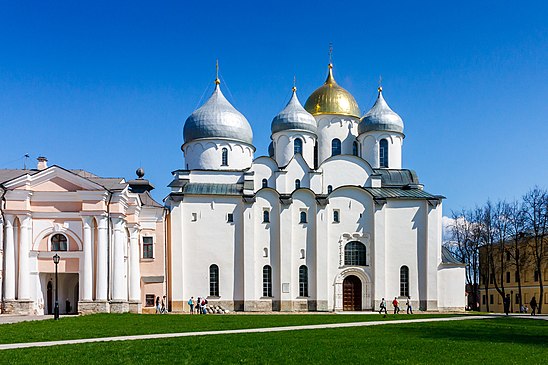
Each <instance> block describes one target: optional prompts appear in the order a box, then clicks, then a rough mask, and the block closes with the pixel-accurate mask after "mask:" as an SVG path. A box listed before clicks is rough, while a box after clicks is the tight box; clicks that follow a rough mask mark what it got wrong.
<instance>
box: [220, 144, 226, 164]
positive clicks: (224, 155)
mask: <svg viewBox="0 0 548 365" xmlns="http://www.w3.org/2000/svg"><path fill="white" fill-rule="evenodd" d="M221 166H228V148H226V147H223V149H222V150H221Z"/></svg>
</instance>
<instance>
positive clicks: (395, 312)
mask: <svg viewBox="0 0 548 365" xmlns="http://www.w3.org/2000/svg"><path fill="white" fill-rule="evenodd" d="M392 305H393V306H394V314H398V313H400V307H398V299H397V298H396V297H394V300H393V301H392Z"/></svg>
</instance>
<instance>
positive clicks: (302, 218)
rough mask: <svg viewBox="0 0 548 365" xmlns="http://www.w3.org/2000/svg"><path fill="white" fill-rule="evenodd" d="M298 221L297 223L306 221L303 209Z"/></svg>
mask: <svg viewBox="0 0 548 365" xmlns="http://www.w3.org/2000/svg"><path fill="white" fill-rule="evenodd" d="M300 217H301V219H300V221H299V223H306V212H305V211H302V212H301V214H300Z"/></svg>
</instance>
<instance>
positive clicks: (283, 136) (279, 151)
mask: <svg viewBox="0 0 548 365" xmlns="http://www.w3.org/2000/svg"><path fill="white" fill-rule="evenodd" d="M297 138H300V139H301V141H302V147H303V148H302V149H303V153H302V156H303V158H304V160H305V161H306V163H307V164H308V166H309V167H310V168H314V145H315V144H316V136H314V135H313V134H312V133H307V132H305V131H300V132H297V131H283V132H278V133H274V134H273V135H272V141H273V143H274V155H275V159H276V162H277V163H278V165H279V166H286V165H287V164H288V163H289V161H290V160H291V159H292V158H293V156H294V155H295V154H294V141H295V139H297Z"/></svg>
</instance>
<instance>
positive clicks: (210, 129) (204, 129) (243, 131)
mask: <svg viewBox="0 0 548 365" xmlns="http://www.w3.org/2000/svg"><path fill="white" fill-rule="evenodd" d="M183 138H184V140H185V143H188V142H190V141H193V140H196V139H201V138H223V139H232V140H236V141H242V142H245V143H249V144H252V140H253V132H252V130H251V126H250V125H249V122H248V121H247V119H246V118H245V117H244V116H243V115H242V113H240V112H239V111H237V110H236V108H234V107H233V106H232V104H230V103H229V102H228V100H226V98H225V97H224V95H223V93H222V92H221V89H220V87H219V85H218V84H217V85H216V86H215V91H213V94H212V95H211V97H210V98H209V99H208V100H207V101H206V102H205V103H204V105H202V106H201V107H199V108H198V109H196V110H195V111H194V112H193V113H192V114H191V115H190V116H189V117H188V118H187V120H186V122H185V125H184V127H183Z"/></svg>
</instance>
